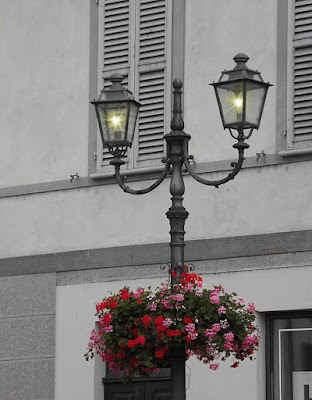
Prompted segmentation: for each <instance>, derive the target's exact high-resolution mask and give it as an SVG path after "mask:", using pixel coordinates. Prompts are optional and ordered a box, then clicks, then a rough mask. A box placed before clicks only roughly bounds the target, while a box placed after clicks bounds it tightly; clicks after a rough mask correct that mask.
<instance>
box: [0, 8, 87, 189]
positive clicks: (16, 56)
mask: <svg viewBox="0 0 312 400" xmlns="http://www.w3.org/2000/svg"><path fill="white" fill-rule="evenodd" d="M89 9H90V1H89V0H66V1H64V0H53V1H51V0H18V1H6V0H0V22H1V25H0V59H1V69H0V87H1V91H0V109H1V113H0V130H1V138H2V140H1V146H0V159H1V168H0V187H7V186H15V185H22V184H31V183H37V182H45V181H51V180H52V181H53V180H58V179H67V178H69V175H70V174H72V173H75V172H78V173H79V174H80V176H82V175H86V174H87V151H88V110H89V104H88V101H89V31H90V10H89Z"/></svg>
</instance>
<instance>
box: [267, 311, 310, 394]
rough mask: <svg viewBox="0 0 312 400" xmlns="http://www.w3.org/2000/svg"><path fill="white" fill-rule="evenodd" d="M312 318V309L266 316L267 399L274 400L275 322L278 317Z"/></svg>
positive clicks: (272, 313) (276, 312)
mask: <svg viewBox="0 0 312 400" xmlns="http://www.w3.org/2000/svg"><path fill="white" fill-rule="evenodd" d="M304 318H309V319H311V318H312V309H308V310H291V311H272V312H268V313H267V314H266V316H265V364H266V368H265V370H266V400H274V397H273V395H274V377H273V373H274V358H273V351H272V349H273V322H274V321H275V320H278V319H280V320H281V319H285V320H286V319H304Z"/></svg>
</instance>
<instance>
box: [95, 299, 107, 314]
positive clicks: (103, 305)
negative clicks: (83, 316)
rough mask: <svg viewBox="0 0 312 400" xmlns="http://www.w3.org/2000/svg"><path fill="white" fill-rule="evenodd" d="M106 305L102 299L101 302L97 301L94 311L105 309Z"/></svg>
mask: <svg viewBox="0 0 312 400" xmlns="http://www.w3.org/2000/svg"><path fill="white" fill-rule="evenodd" d="M107 306H108V304H107V301H102V303H98V304H97V305H96V312H97V313H98V312H100V311H102V310H105V308H107Z"/></svg>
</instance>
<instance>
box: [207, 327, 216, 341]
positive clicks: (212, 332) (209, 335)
mask: <svg viewBox="0 0 312 400" xmlns="http://www.w3.org/2000/svg"><path fill="white" fill-rule="evenodd" d="M205 335H206V336H208V337H209V339H212V338H213V337H214V336H216V332H215V331H213V330H212V329H206V330H205Z"/></svg>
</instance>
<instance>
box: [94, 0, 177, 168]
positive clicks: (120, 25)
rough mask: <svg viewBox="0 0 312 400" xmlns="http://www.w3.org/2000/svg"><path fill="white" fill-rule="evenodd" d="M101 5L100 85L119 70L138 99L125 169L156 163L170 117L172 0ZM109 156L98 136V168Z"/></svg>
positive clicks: (111, 0) (110, 0) (117, 0)
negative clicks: (134, 127) (134, 131)
mask: <svg viewBox="0 0 312 400" xmlns="http://www.w3.org/2000/svg"><path fill="white" fill-rule="evenodd" d="M100 4H101V12H100V20H101V21H100V22H101V23H102V26H101V24H100V30H99V31H100V34H101V35H103V36H102V39H100V41H99V43H100V48H101V52H102V54H101V55H100V57H99V60H100V61H99V63H100V64H99V70H100V71H102V74H101V78H100V82H99V86H100V88H102V87H103V79H104V80H105V79H107V78H109V77H110V76H111V75H113V74H114V73H119V74H121V75H123V76H124V77H125V78H124V81H123V85H124V86H125V87H127V88H128V89H129V90H131V91H132V92H133V94H134V97H135V99H136V100H137V101H139V102H140V103H141V104H142V107H141V108H140V113H139V118H138V123H137V132H136V135H135V139H134V143H133V145H132V148H131V149H130V150H128V154H127V156H126V157H125V161H126V166H125V168H127V169H138V168H142V167H150V166H156V165H161V159H162V158H163V157H164V141H163V135H164V133H166V132H169V118H170V116H168V115H167V114H166V111H167V110H168V109H169V110H170V106H169V104H168V103H169V101H170V99H171V33H170V30H171V12H172V10H171V0H169V1H168V0H101V3H100ZM105 86H106V87H108V86H109V82H108V81H105ZM110 159H111V156H110V154H109V153H108V152H107V150H106V149H104V151H103V147H102V143H101V141H100V139H99V140H98V148H97V172H105V171H106V170H110V169H111V167H110V166H109V161H110Z"/></svg>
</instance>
